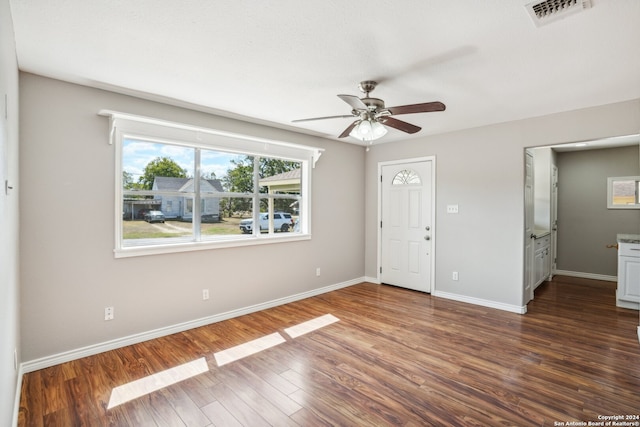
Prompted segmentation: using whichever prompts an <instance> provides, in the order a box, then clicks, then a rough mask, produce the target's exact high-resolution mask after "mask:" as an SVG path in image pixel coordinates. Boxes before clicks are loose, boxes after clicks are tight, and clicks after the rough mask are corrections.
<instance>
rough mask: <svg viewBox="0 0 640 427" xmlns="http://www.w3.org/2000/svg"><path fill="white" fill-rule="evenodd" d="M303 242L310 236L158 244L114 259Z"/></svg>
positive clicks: (118, 253) (129, 249)
mask: <svg viewBox="0 0 640 427" xmlns="http://www.w3.org/2000/svg"><path fill="white" fill-rule="evenodd" d="M303 240H311V235H310V234H295V235H293V234H289V235H286V236H268V237H263V236H249V237H246V238H243V239H237V240H231V239H229V240H216V241H211V240H209V241H203V242H185V243H172V244H165V245H162V244H159V245H147V246H129V247H124V248H118V249H115V250H114V251H113V252H114V256H115V258H130V257H137V256H147V255H162V254H171V253H179V252H193V251H203V250H212V249H224V248H235V247H241V246H256V245H270V244H274V243H286V242H299V241H303Z"/></svg>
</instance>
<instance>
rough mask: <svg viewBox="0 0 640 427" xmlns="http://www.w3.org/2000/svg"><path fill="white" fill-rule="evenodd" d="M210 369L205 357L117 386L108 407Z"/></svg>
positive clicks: (112, 391)
mask: <svg viewBox="0 0 640 427" xmlns="http://www.w3.org/2000/svg"><path fill="white" fill-rule="evenodd" d="M208 370H209V365H207V361H206V360H205V358H204V357H201V358H200V359H196V360H194V361H191V362H188V363H185V364H183V365H179V366H175V367H173V368H171V369H167V370H166V371H161V372H158V373H156V374H153V375H149V376H147V377H144V378H140V379H139V380H136V381H132V382H130V383H127V384H123V385H121V386H118V387H115V388H114V389H113V390H111V398H110V399H109V405H108V406H107V409H111V408H114V407H116V406H118V405H121V404H123V403H126V402H129V401H130V400H133V399H137V398H139V397H141V396H144V395H147V394H149V393H153V392H154V391H158V390H160V389H162V388H165V387H168V386H170V385H173V384H176V383H179V382H180V381H184V380H186V379H188V378H191V377H195V376H196V375H200V374H202V373H204V372H207V371H208Z"/></svg>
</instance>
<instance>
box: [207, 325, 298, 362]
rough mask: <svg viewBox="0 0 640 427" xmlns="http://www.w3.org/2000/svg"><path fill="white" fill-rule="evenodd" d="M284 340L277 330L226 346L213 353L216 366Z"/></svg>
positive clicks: (273, 345)
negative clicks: (251, 339) (238, 343)
mask: <svg viewBox="0 0 640 427" xmlns="http://www.w3.org/2000/svg"><path fill="white" fill-rule="evenodd" d="M283 342H286V340H285V339H284V338H283V337H282V335H280V334H279V333H277V332H274V333H273V334H270V335H265V336H264V337H262V338H258V339H255V340H253V341H249V342H246V343H244V344H240V345H237V346H235V347H231V348H228V349H226V350H223V351H219V352H217V353H215V354H214V356H215V358H216V362H217V363H218V366H222V365H226V364H227V363H231V362H234V361H236V360H239V359H242V358H244V357H247V356H251V355H252V354H256V353H259V352H261V351H262V350H266V349H268V348H271V347H275V346H276V345H278V344H282V343H283Z"/></svg>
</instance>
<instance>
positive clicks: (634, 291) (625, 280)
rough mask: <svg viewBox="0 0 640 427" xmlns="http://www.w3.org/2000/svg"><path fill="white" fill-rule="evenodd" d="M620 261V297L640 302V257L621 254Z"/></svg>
mask: <svg viewBox="0 0 640 427" xmlns="http://www.w3.org/2000/svg"><path fill="white" fill-rule="evenodd" d="M618 262H619V263H620V264H619V266H618V269H619V271H618V298H619V299H621V300H625V301H634V302H640V258H637V257H628V256H621V257H619V258H618Z"/></svg>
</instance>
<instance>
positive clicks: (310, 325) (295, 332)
mask: <svg viewBox="0 0 640 427" xmlns="http://www.w3.org/2000/svg"><path fill="white" fill-rule="evenodd" d="M339 320H340V319H338V318H337V317H335V316H334V315H332V314H325V315H324V316H320V317H316V318H315V319H311V320H308V321H306V322H303V323H300V324H298V325H295V326H292V327H290V328H287V329H285V330H284V331H285V332H286V333H287V335H289V336H290V337H291V338H297V337H299V336H300V335H304V334H308V333H309V332H313V331H315V330H316V329H320V328H323V327H325V326H327V325H330V324H332V323H335V322H338V321H339Z"/></svg>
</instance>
